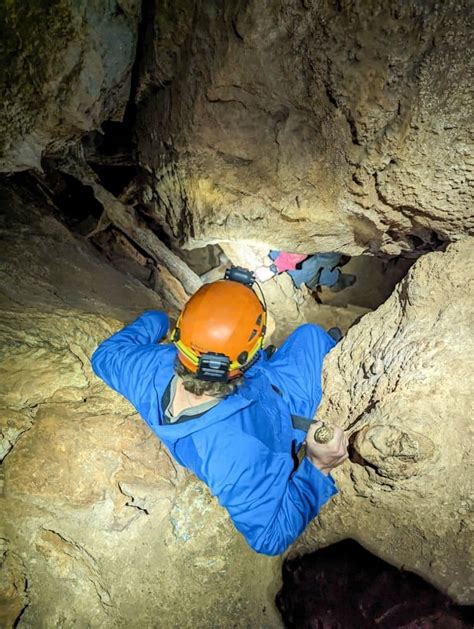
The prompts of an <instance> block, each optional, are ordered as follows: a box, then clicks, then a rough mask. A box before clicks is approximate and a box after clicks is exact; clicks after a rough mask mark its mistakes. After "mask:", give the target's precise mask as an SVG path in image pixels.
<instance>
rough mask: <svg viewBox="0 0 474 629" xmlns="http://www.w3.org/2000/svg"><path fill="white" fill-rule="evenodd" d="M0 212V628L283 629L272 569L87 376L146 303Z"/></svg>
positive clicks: (22, 214)
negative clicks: (234, 628)
mask: <svg viewBox="0 0 474 629" xmlns="http://www.w3.org/2000/svg"><path fill="white" fill-rule="evenodd" d="M5 198H6V199H7V200H8V210H9V211H8V216H7V218H5V220H4V227H5V228H6V227H8V229H5V230H4V232H3V236H4V238H5V242H4V243H2V249H1V250H2V256H3V260H2V279H3V280H4V281H2V283H1V289H0V292H1V295H0V346H1V347H2V354H1V356H0V358H1V360H0V373H1V376H2V377H1V378H0V381H1V386H2V389H1V396H2V400H1V403H2V406H3V407H4V408H2V412H1V414H0V459H2V462H1V466H0V608H1V611H0V624H1V625H2V627H5V628H6V629H10V628H12V627H14V626H22V627H37V626H38V625H40V626H45V627H58V626H64V627H66V626H73V625H75V626H78V627H97V628H104V629H106V628H110V629H112V628H115V627H120V626H123V627H137V626H140V627H151V626H156V625H159V626H160V627H164V628H167V627H170V628H171V627H177V626H179V627H183V628H189V629H191V628H192V629H195V628H201V627H202V628H203V629H204V628H207V627H211V626H215V625H216V622H218V623H221V624H222V625H223V626H230V625H233V624H236V623H238V624H240V625H241V626H252V627H272V628H273V627H279V626H281V620H280V617H279V615H278V613H277V611H276V608H275V606H274V596H275V594H276V591H277V590H278V588H279V583H280V579H281V574H280V573H281V559H279V558H269V557H264V556H261V555H257V554H256V553H254V552H253V551H252V550H250V548H249V547H248V546H247V544H246V542H245V540H244V539H243V538H242V537H241V536H240V535H239V534H238V533H237V532H236V530H235V529H234V527H233V525H232V524H231V522H230V519H229V517H228V515H227V512H226V511H225V510H224V509H222V508H220V507H219V506H218V504H217V501H216V499H215V498H213V497H212V496H211V495H210V494H209V492H208V491H207V489H206V487H205V486H204V485H203V484H202V483H201V482H199V481H197V480H196V478H195V477H194V476H193V475H191V474H189V473H188V472H186V471H185V470H184V469H183V468H181V467H179V466H178V465H177V464H175V463H174V461H173V460H172V458H171V456H170V454H169V453H168V452H167V450H166V449H165V448H164V447H163V446H162V445H161V444H160V442H159V440H158V439H157V438H156V436H155V435H154V434H153V433H152V432H151V431H150V429H149V428H148V427H147V425H146V424H145V422H144V421H143V420H142V419H141V418H140V417H139V416H138V415H137V413H136V412H135V409H134V408H133V407H132V406H131V405H130V404H129V403H128V402H126V401H125V400H124V399H123V398H122V397H121V396H119V395H117V394H116V393H114V392H113V391H112V390H111V389H109V388H108V387H106V385H105V384H104V383H102V382H101V381H100V380H99V379H98V378H96V377H95V376H94V374H93V372H92V370H91V367H90V363H89V357H90V355H91V354H92V352H93V350H94V349H95V347H96V346H97V344H98V343H99V342H100V341H101V340H103V339H104V338H106V337H108V336H110V335H111V334H112V333H113V332H114V331H115V330H117V329H118V328H120V327H121V326H122V325H123V323H124V322H127V321H130V320H131V319H133V318H134V316H135V314H136V313H137V312H140V311H142V310H146V309H152V308H160V307H162V302H161V300H160V298H159V297H158V296H157V295H156V293H154V292H153V291H151V290H148V289H146V288H145V287H144V286H142V285H140V284H139V283H138V282H137V281H135V280H133V279H132V278H130V277H127V276H125V275H122V274H121V273H119V272H117V271H115V270H114V269H113V268H111V267H110V266H109V265H107V264H106V263H104V261H103V260H102V259H101V258H100V257H99V256H98V255H97V254H96V253H94V251H93V249H92V248H91V247H90V246H89V244H88V243H87V242H80V241H78V240H76V239H74V238H73V237H72V236H71V235H70V234H69V233H68V232H67V230H66V229H65V228H64V227H62V226H61V225H60V224H59V223H58V222H57V221H55V220H54V219H52V218H51V217H49V216H47V215H45V214H44V211H43V209H42V208H41V207H39V205H38V204H34V203H31V202H30V203H29V204H28V205H25V204H24V202H23V201H22V199H21V197H20V196H18V194H16V193H15V192H12V193H11V194H8V195H7V196H6V197H4V199H5ZM106 312H109V315H108V316H106V315H105V313H106Z"/></svg>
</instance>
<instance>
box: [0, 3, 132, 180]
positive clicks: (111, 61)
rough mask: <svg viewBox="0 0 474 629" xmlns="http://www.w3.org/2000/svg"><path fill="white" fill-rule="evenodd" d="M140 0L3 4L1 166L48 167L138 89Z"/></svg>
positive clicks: (113, 116)
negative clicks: (134, 79) (49, 157)
mask: <svg viewBox="0 0 474 629" xmlns="http://www.w3.org/2000/svg"><path fill="white" fill-rule="evenodd" d="M140 12H141V3H140V1H139V0H110V1H108V2H100V1H98V0H94V1H92V2H90V1H88V0H53V1H49V2H47V3H45V2H42V1H41V0H29V1H28V2H22V1H21V0H11V1H9V2H2V4H1V7H0V42H1V46H0V64H1V66H2V68H3V70H4V72H3V73H2V77H1V78H0V94H1V96H0V103H1V110H2V115H1V116H0V171H6V172H10V171H16V170H24V169H27V168H32V167H36V168H40V167H41V166H40V160H41V155H42V153H43V151H45V150H49V151H55V150H59V149H60V148H62V147H64V145H65V144H66V143H67V142H69V141H71V140H74V139H77V138H79V137H80V136H81V135H83V134H84V133H86V132H88V131H91V130H93V129H97V128H99V127H100V125H101V123H102V122H103V121H104V120H121V119H122V115H123V112H124V109H125V105H126V102H127V100H128V97H129V92H130V78H131V69H132V64H133V61H134V59H135V47H136V42H137V32H138V24H139V20H140Z"/></svg>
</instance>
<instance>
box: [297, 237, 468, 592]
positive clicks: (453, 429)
mask: <svg viewBox="0 0 474 629" xmlns="http://www.w3.org/2000/svg"><path fill="white" fill-rule="evenodd" d="M472 246H473V241H472V239H467V240H465V241H462V242H459V243H457V244H455V245H451V246H450V247H448V249H447V251H446V252H445V253H432V254H428V255H427V256H425V257H423V258H422V259H421V260H419V261H418V262H417V263H416V264H415V265H414V267H412V269H411V270H410V271H409V274H408V276H407V277H406V278H405V279H404V280H403V281H402V282H401V283H400V284H399V286H398V287H397V289H396V290H395V292H394V293H393V295H392V296H391V297H390V298H389V299H388V300H387V302H385V303H384V304H383V305H382V306H380V307H379V308H378V309H377V310H376V311H375V312H373V313H369V314H367V315H366V316H365V317H364V318H363V319H362V320H361V321H360V322H359V324H358V325H357V326H355V327H353V328H352V329H351V330H350V331H349V333H348V334H347V337H346V338H345V339H344V340H343V341H342V342H341V344H340V345H339V346H338V347H337V348H336V349H335V350H334V351H333V352H331V354H330V355H329V356H328V358H327V360H326V362H325V376H324V386H323V391H324V398H323V402H322V405H321V406H320V408H319V410H318V417H320V418H325V419H327V420H329V421H331V422H334V423H338V424H340V425H341V426H343V427H345V428H346V429H347V430H348V431H349V433H350V434H351V438H350V441H351V460H350V462H348V463H346V464H345V465H344V466H343V467H342V468H340V469H338V470H337V471H336V473H335V477H336V480H337V483H338V485H339V487H340V494H339V495H338V496H337V497H336V498H335V499H334V500H333V501H332V502H331V503H330V504H329V505H328V507H327V508H326V509H325V510H324V511H323V514H322V515H321V517H320V518H319V519H318V520H317V521H315V522H314V523H313V524H312V525H311V526H310V527H309V528H308V529H307V532H306V534H305V535H304V536H303V537H302V538H301V539H300V541H299V542H298V543H297V544H296V547H295V549H294V552H298V553H301V552H306V551H308V550H315V548H316V547H319V546H324V545H326V544H328V543H332V542H334V541H336V540H340V539H344V538H346V537H351V538H353V539H355V540H357V541H359V542H360V543H362V544H363V545H364V546H365V547H366V548H367V549H369V550H371V551H372V552H374V554H376V555H378V556H379V557H382V558H383V559H386V560H387V561H389V562H390V563H392V564H394V565H396V566H403V567H404V568H405V569H408V570H411V571H413V572H416V573H418V574H420V575H421V576H423V577H424V578H425V579H427V580H428V581H431V582H432V583H433V584H434V585H436V586H437V587H438V588H440V589H441V590H443V591H444V592H447V593H448V594H449V595H450V596H452V597H453V598H454V599H455V600H457V601H458V602H460V603H468V602H472V600H473V585H474V584H473V583H472V573H471V569H470V563H471V561H470V560H471V558H472V548H471V546H472V524H471V522H470V518H469V511H470V506H471V505H470V500H471V497H472V496H471V493H472V492H471V486H470V483H471V479H472V472H473V470H472V461H471V462H470V452H471V443H470V436H469V430H470V421H471V416H472V387H473V373H474V358H473V357H474V342H473V335H472V329H473V324H474V321H473V315H472V289H473V287H474V264H473V260H472V255H471V254H472Z"/></svg>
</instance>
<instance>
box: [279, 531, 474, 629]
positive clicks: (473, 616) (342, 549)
mask: <svg viewBox="0 0 474 629" xmlns="http://www.w3.org/2000/svg"><path fill="white" fill-rule="evenodd" d="M277 601H278V607H279V609H280V611H281V613H282V616H283V619H284V622H285V627H288V628H289V629H291V628H294V629H310V628H313V627H318V629H336V628H337V629H353V628H354V627H361V628H363V629H372V628H376V627H378V628H380V629H400V628H402V627H404V628H405V629H417V628H418V629H419V628H426V629H434V628H435V627H438V628H439V629H443V628H446V627H450V629H468V628H469V627H472V622H473V621H474V608H472V607H470V608H469V607H459V606H455V605H454V604H453V602H452V601H451V600H450V599H449V598H448V597H446V596H444V595H443V594H441V593H440V592H439V591H438V590H436V589H435V588H433V587H432V586H430V585H429V584H428V583H426V582H425V581H423V580H422V579H420V578H419V577H418V576H416V575H415V574H412V573H410V572H404V571H400V570H397V569H396V568H394V567H393V566H390V565H389V564H387V563H385V562H384V561H381V560H380V559H378V558H377V557H374V556H373V555H371V554H370V553H368V552H367V551H366V550H364V549H363V548H361V547H360V546H359V545H358V544H356V543H355V542H353V541H351V540H347V541H345V542H340V543H339V544H335V545H333V546H331V548H325V549H323V550H321V551H318V552H316V553H312V554H309V555H306V556H305V557H302V558H300V559H294V560H293V561H288V562H286V563H285V564H284V567H283V588H282V589H281V590H280V592H279V593H278V597H277Z"/></svg>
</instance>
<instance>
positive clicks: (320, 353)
mask: <svg viewBox="0 0 474 629" xmlns="http://www.w3.org/2000/svg"><path fill="white" fill-rule="evenodd" d="M167 331H168V317H167V316H166V314H164V313H162V312H156V311H151V312H146V313H145V314H143V315H142V316H141V317H139V318H138V319H137V320H136V321H134V322H133V323H132V324H130V325H128V326H127V327H125V328H124V329H123V330H121V331H120V332H117V333H116V334H114V335H113V336H111V337H110V338H109V339H107V340H106V341H104V342H103V343H102V344H101V345H100V346H99V348H98V349H97V350H96V351H95V352H94V355H93V356H92V366H93V368H94V371H95V373H96V374H97V375H98V376H100V377H101V378H102V379H103V380H104V381H105V382H106V383H107V384H108V385H109V386H111V387H112V388H113V389H115V390H116V391H118V392H119V393H121V394H122V395H124V396H125V397H126V398H127V399H128V400H129V401H130V402H131V403H132V404H133V405H134V406H135V408H136V409H137V411H138V412H139V413H140V414H141V415H142V417H143V418H144V419H145V421H146V422H147V424H148V425H149V426H150V428H151V429H152V430H153V431H154V432H155V433H156V434H157V435H158V437H159V438H160V439H161V440H162V441H163V442H164V443H165V444H166V446H167V447H168V448H169V450H170V452H171V453H172V455H173V456H174V458H175V459H176V460H177V461H178V462H179V463H180V464H181V465H184V466H186V467H188V468H189V469H191V470H192V471H193V472H195V474H196V475H197V476H198V477H199V478H200V479H201V480H203V481H204V482H205V483H207V485H208V486H209V488H210V490H211V492H212V493H213V494H214V495H215V496H217V498H218V499H219V502H220V504H221V505H223V506H224V507H225V508H226V509H227V510H228V512H229V514H230V516H231V518H232V520H233V522H234V524H235V526H236V527H237V529H238V530H239V531H240V532H241V533H242V534H243V535H244V536H245V538H246V540H247V542H248V543H249V544H250V546H252V548H254V549H255V550H256V551H257V552H259V553H264V554H267V555H277V554H280V553H282V552H283V551H284V550H286V548H287V547H288V546H289V544H291V543H292V542H293V541H294V540H295V539H296V538H297V537H298V536H299V535H300V533H301V532H302V531H303V530H304V528H305V527H306V525H307V524H308V522H309V521H310V520H311V519H312V518H314V517H315V516H316V515H317V514H318V512H319V510H320V509H321V507H322V505H323V504H324V503H325V502H327V500H329V498H330V497H331V496H332V495H333V494H335V493H336V492H337V490H336V487H335V484H334V481H333V480H332V478H331V477H330V476H329V477H328V476H325V475H324V474H322V473H321V472H320V471H319V470H318V469H317V468H316V467H315V466H314V465H313V464H312V463H311V462H310V461H309V459H307V458H306V457H305V458H304V459H303V461H302V463H301V464H300V465H299V466H298V468H297V469H296V471H295V470H294V461H293V457H292V454H291V452H292V443H293V442H294V445H296V447H297V448H298V447H299V446H300V445H301V444H302V442H303V441H304V438H305V433H304V432H303V431H301V430H297V429H294V428H293V426H292V423H291V414H295V415H305V416H307V417H312V416H313V415H314V413H315V411H316V408H317V407H318V405H319V402H320V400H321V395H322V391H321V382H320V380H321V369H322V363H323V359H324V356H325V355H326V354H327V352H329V351H330V350H331V349H332V348H333V347H334V345H335V343H334V341H333V340H332V339H331V337H330V336H329V335H328V334H327V333H326V332H325V331H324V330H323V329H322V328H320V327H318V326H315V325H311V324H307V325H302V326H301V327H299V328H298V329H297V330H295V331H294V332H293V334H291V335H290V336H289V337H288V339H287V340H286V341H285V342H284V343H283V345H282V346H281V347H280V348H279V349H278V350H277V351H276V352H275V353H274V354H273V356H272V357H271V358H270V359H267V357H266V356H265V354H264V352H263V351H260V355H259V358H258V361H257V362H256V363H255V364H254V365H253V366H252V367H251V368H250V369H249V370H248V371H247V372H246V374H245V378H244V381H243V384H242V385H240V386H239V387H238V388H237V390H236V392H235V393H234V394H232V395H230V396H228V397H227V398H225V399H223V400H222V401H221V402H219V404H217V405H216V406H214V407H213V408H211V409H210V410H209V411H207V412H206V413H205V414H204V415H203V416H201V417H199V418H197V419H195V420H193V419H191V420H188V421H186V422H183V423H180V424H166V425H164V424H163V413H162V409H161V403H160V402H161V398H162V397H163V393H164V392H165V390H166V388H167V386H168V384H169V382H170V380H171V378H172V376H173V374H174V363H175V358H176V348H175V347H174V346H173V345H170V344H166V343H163V344H159V341H160V340H162V339H163V338H164V336H165V335H166V333H167ZM272 384H273V385H274V386H275V387H277V388H278V389H279V390H280V394H279V393H277V392H276V391H275V390H274V388H273V387H272Z"/></svg>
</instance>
